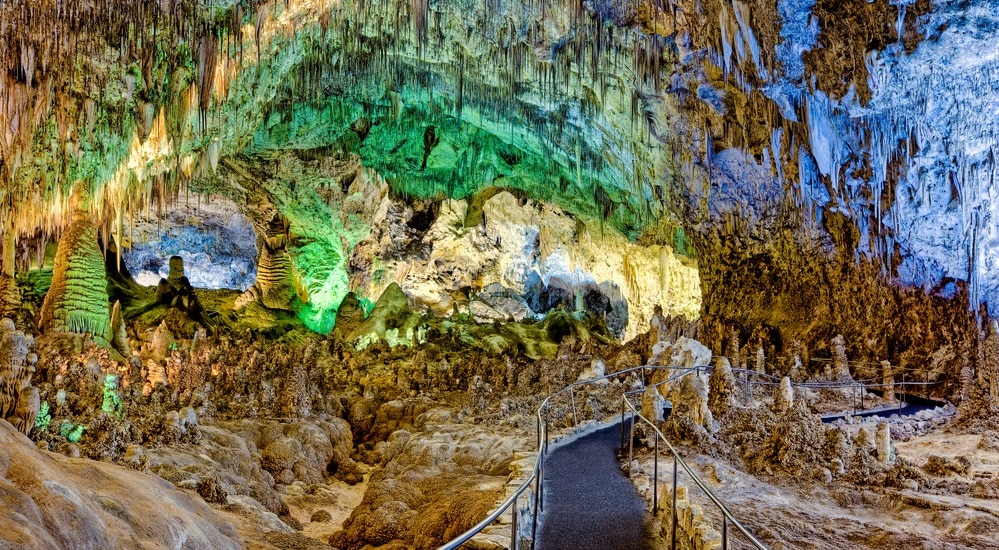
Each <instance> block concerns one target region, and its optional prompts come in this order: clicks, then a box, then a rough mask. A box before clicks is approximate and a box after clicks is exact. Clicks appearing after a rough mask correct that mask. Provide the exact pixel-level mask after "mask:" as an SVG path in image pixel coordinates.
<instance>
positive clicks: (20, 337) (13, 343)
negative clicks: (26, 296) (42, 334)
mask: <svg viewBox="0 0 999 550" xmlns="http://www.w3.org/2000/svg"><path fill="white" fill-rule="evenodd" d="M32 347H34V338H33V337H32V336H31V335H25V334H24V332H22V331H20V330H17V329H16V328H15V326H14V322H13V321H11V320H10V319H7V318H4V319H0V418H2V419H4V420H6V421H7V422H10V423H11V424H12V425H13V426H14V428H15V429H17V430H18V431H19V432H21V433H23V434H27V433H28V432H29V431H30V430H31V428H33V427H34V426H35V420H36V417H37V416H38V411H39V407H40V402H39V398H38V388H36V387H35V386H33V385H32V380H31V379H32V375H34V373H35V365H36V364H37V363H38V356H37V355H35V353H34V352H32V351H31V348H32Z"/></svg>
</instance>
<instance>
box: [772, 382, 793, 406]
mask: <svg viewBox="0 0 999 550" xmlns="http://www.w3.org/2000/svg"><path fill="white" fill-rule="evenodd" d="M793 406H794V389H793V388H792V387H791V379H790V378H788V377H787V376H785V377H784V378H782V379H781V381H780V386H779V387H778V388H777V392H776V393H775V394H774V410H775V411H777V412H786V411H787V410H789V409H790V408H791V407H793Z"/></svg>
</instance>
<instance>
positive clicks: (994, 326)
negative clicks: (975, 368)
mask: <svg viewBox="0 0 999 550" xmlns="http://www.w3.org/2000/svg"><path fill="white" fill-rule="evenodd" d="M989 328H990V329H991V330H989V335H988V336H986V337H985V342H984V353H983V356H984V357H983V359H984V362H983V364H982V367H981V370H982V371H983V374H984V378H985V380H984V383H985V384H984V385H985V387H986V388H987V389H988V392H989V393H988V396H989V400H988V401H989V408H990V409H992V410H993V411H995V410H997V409H999V401H997V399H999V321H997V320H995V319H992V320H990V322H989Z"/></svg>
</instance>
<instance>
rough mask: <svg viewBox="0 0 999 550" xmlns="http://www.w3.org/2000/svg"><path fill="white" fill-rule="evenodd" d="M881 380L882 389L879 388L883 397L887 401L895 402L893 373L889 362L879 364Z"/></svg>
mask: <svg viewBox="0 0 999 550" xmlns="http://www.w3.org/2000/svg"><path fill="white" fill-rule="evenodd" d="M881 378H882V382H881V383H882V384H884V387H883V388H881V390H882V392H883V397H884V398H885V399H887V400H888V401H894V400H895V373H894V372H892V368H891V362H889V361H882V362H881Z"/></svg>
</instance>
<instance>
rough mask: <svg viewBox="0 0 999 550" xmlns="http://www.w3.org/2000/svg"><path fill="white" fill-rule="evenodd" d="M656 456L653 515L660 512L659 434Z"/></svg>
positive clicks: (653, 474) (653, 476)
mask: <svg viewBox="0 0 999 550" xmlns="http://www.w3.org/2000/svg"><path fill="white" fill-rule="evenodd" d="M653 456H655V458H653V459H652V515H653V516H654V515H656V514H658V513H659V434H656V451H655V455H653Z"/></svg>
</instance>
